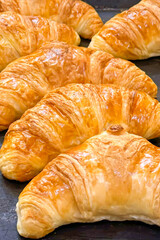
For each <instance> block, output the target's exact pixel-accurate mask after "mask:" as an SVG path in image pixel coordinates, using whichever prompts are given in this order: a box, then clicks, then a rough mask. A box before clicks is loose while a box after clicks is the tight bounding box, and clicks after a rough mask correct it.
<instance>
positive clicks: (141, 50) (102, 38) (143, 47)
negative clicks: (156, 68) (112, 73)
mask: <svg viewBox="0 0 160 240" xmlns="http://www.w3.org/2000/svg"><path fill="white" fill-rule="evenodd" d="M89 47H90V48H95V49H99V50H104V51H106V52H108V53H111V54H113V55H114V56H115V57H121V58H124V59H131V60H136V59H146V58H150V57H154V56H160V1H159V0H142V1H141V2H140V3H138V4H137V5H135V6H133V7H132V8H130V9H129V10H127V11H124V12H122V13H120V14H118V15H116V16H115V17H113V18H111V19H110V20H109V21H108V22H106V24H105V25H104V26H103V27H102V28H101V29H100V31H99V32H98V33H97V34H96V35H95V36H94V37H93V38H92V41H91V43H90V46H89Z"/></svg>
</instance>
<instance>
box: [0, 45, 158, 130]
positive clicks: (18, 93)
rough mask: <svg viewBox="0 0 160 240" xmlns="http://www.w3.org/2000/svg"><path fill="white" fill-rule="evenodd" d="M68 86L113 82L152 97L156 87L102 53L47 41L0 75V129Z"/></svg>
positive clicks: (129, 65)
mask: <svg viewBox="0 0 160 240" xmlns="http://www.w3.org/2000/svg"><path fill="white" fill-rule="evenodd" d="M68 83H94V84H101V83H113V84H116V85H121V86H124V87H126V88H131V89H132V88H133V89H138V90H141V91H145V92H147V93H148V94H150V95H151V96H152V97H155V96H156V93H157V86H156V85H155V84H154V82H153V81H152V80H151V79H150V78H149V77H148V76H147V75H146V74H145V73H144V72H143V71H142V70H140V69H139V68H138V67H136V66H135V65H134V64H133V63H131V62H128V61H125V60H122V59H116V58H113V56H112V55H110V54H108V53H105V52H103V51H96V50H90V49H87V48H82V47H76V46H73V45H72V46H71V45H68V44H67V43H62V42H50V43H48V44H46V45H45V46H43V47H42V48H40V49H38V50H37V51H36V52H34V53H33V54H31V55H28V56H26V57H23V58H20V59H17V60H16V61H14V62H12V63H11V64H9V65H8V66H7V67H6V68H5V69H4V71H3V72H2V73H1V74H0V130H1V131H2V130H4V129H7V128H8V126H9V124H11V123H12V122H13V121H15V120H16V119H19V118H20V117H21V115H22V114H23V113H24V112H25V111H26V110H27V109H29V108H31V107H33V106H34V105H35V104H36V103H37V102H38V101H39V100H40V99H41V98H42V97H43V96H44V95H45V94H46V93H47V92H49V91H50V90H52V89H54V88H55V87H60V86H64V85H66V84H68Z"/></svg>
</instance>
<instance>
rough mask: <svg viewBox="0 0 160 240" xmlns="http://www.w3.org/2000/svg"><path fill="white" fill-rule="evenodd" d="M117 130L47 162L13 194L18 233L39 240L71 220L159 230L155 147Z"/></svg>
mask: <svg viewBox="0 0 160 240" xmlns="http://www.w3.org/2000/svg"><path fill="white" fill-rule="evenodd" d="M122 129H123V128H122V127H120V126H114V127H113V126H112V127H110V128H109V130H108V132H103V133H102V134H101V135H97V136H94V137H92V138H90V139H89V140H87V141H86V142H85V143H83V144H82V145H80V146H78V147H75V148H72V149H71V150H69V151H67V152H66V153H64V154H61V155H59V156H58V157H57V158H55V159H53V160H52V161H51V162H50V163H49V164H48V165H47V167H46V168H45V169H44V170H43V171H42V172H41V173H40V174H39V175H38V176H37V177H35V178H34V179H33V180H32V181H31V182H30V183H29V184H28V185H27V187H26V188H25V189H24V190H23V192H22V193H21V194H20V196H19V201H18V204H17V214H18V223H17V229H18V232H19V233H20V235H22V236H24V237H29V238H40V237H43V236H45V235H46V234H48V233H50V232H52V231H53V230H54V229H55V228H57V227H59V226H61V225H64V224H69V223H75V222H95V221H100V220H103V219H106V220H111V221H124V220H136V221H137V220H138V221H143V222H145V223H149V224H157V225H159V226H160V194H159V193H160V192H159V191H160V187H159V186H160V185H159V179H160V161H159V160H160V149H159V148H157V147H155V146H154V145H152V144H151V143H149V142H148V141H147V140H146V139H144V138H142V137H139V136H136V135H133V134H128V133H126V132H124V131H123V130H122Z"/></svg>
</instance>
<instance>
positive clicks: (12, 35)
mask: <svg viewBox="0 0 160 240" xmlns="http://www.w3.org/2000/svg"><path fill="white" fill-rule="evenodd" d="M50 40H56V41H63V42H67V43H70V44H75V45H78V44H79V43H80V38H79V36H78V34H77V33H76V32H75V31H74V30H73V29H72V28H70V27H68V26H67V25H65V24H60V23H56V22H55V21H52V20H49V19H46V18H42V17H29V16H21V15H20V14H17V13H14V12H5V13H0V71H1V70H2V69H4V68H5V67H6V66H7V65H8V64H9V63H10V62H12V61H13V60H15V59H17V58H19V57H22V56H25V55H28V54H30V53H32V52H34V51H35V50H37V49H38V48H39V47H40V46H41V45H42V44H43V43H45V42H46V41H50Z"/></svg>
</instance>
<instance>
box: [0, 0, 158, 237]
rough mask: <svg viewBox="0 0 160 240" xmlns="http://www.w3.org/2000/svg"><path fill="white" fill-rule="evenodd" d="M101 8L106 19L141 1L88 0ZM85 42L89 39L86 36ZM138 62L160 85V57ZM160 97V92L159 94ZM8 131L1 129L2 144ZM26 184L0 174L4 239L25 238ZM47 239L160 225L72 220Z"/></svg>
mask: <svg viewBox="0 0 160 240" xmlns="http://www.w3.org/2000/svg"><path fill="white" fill-rule="evenodd" d="M87 2H89V3H90V4H92V5H93V6H95V7H96V8H98V12H99V14H100V15H101V17H102V19H103V21H104V22H105V21H107V20H108V19H110V18H111V17H112V16H114V15H115V14H117V13H118V12H120V11H121V10H122V8H123V9H124V8H127V7H130V6H131V5H133V4H135V3H137V2H138V1H137V0H88V1H87ZM81 44H82V45H83V46H87V44H88V41H84V40H82V43H81ZM135 64H136V65H137V66H138V67H140V68H141V69H143V70H144V71H146V73H147V74H148V75H149V76H150V77H151V78H152V79H153V80H154V81H155V83H156V84H157V85H158V86H159V88H160V58H152V59H149V60H144V61H135ZM158 100H160V93H159V94H158ZM4 134H5V132H3V133H0V145H1V144H2V142H3V137H4ZM152 143H153V144H155V145H157V146H158V145H159V146H160V139H154V140H153V141H152ZM25 185H26V184H20V183H17V182H12V181H8V180H6V179H4V178H3V177H2V176H1V175H0V240H22V239H24V238H22V237H20V236H19V235H18V233H17V230H16V221H17V217H16V213H15V206H16V202H17V199H18V195H19V193H20V192H21V191H22V189H23V188H24V187H25ZM43 239H45V240H51V239H52V240H95V239H96V240H109V239H114V240H158V239H160V228H158V227H156V226H150V225H147V224H144V223H140V222H108V221H102V222H98V223H92V224H71V225H67V226H63V227H60V228H58V229H56V230H55V231H54V232H53V233H51V234H49V235H48V236H46V237H45V238H43Z"/></svg>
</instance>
